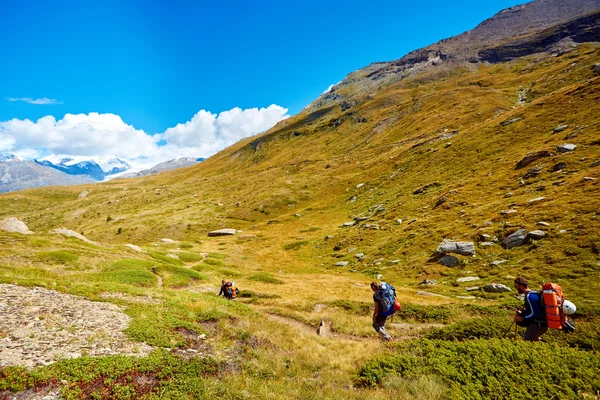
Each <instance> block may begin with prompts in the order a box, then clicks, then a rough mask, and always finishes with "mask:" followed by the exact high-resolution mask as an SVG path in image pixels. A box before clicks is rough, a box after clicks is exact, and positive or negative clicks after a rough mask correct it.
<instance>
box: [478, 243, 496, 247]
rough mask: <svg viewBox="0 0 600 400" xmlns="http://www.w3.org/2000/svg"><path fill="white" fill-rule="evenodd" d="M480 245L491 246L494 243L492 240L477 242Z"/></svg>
mask: <svg viewBox="0 0 600 400" xmlns="http://www.w3.org/2000/svg"><path fill="white" fill-rule="evenodd" d="M479 245H480V246H481V247H492V246H493V245H494V243H493V242H481V243H479Z"/></svg>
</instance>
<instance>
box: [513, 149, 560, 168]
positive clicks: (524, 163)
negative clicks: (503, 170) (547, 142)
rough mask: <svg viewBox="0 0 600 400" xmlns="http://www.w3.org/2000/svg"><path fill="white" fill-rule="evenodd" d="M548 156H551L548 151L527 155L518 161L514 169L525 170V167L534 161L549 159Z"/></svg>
mask: <svg viewBox="0 0 600 400" xmlns="http://www.w3.org/2000/svg"><path fill="white" fill-rule="evenodd" d="M550 156H552V153H550V152H549V151H545V150H544V151H538V152H537V153H533V154H528V155H526V156H525V157H524V158H523V159H522V160H521V161H519V162H518V163H517V167H516V169H521V168H525V167H526V166H528V165H529V164H531V163H532V162H534V161H537V160H539V159H540V158H544V157H550Z"/></svg>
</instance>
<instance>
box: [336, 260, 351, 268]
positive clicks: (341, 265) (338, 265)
mask: <svg viewBox="0 0 600 400" xmlns="http://www.w3.org/2000/svg"><path fill="white" fill-rule="evenodd" d="M333 265H334V266H336V267H347V266H348V261H339V262H336V263H335V264H333Z"/></svg>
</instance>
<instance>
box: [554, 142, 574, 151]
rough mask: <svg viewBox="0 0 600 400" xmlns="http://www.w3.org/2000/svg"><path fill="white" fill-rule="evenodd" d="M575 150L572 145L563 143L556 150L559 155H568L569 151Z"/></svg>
mask: <svg viewBox="0 0 600 400" xmlns="http://www.w3.org/2000/svg"><path fill="white" fill-rule="evenodd" d="M576 148H577V146H576V145H574V144H568V143H565V144H563V145H561V146H558V148H557V150H558V152H559V153H568V152H570V151H573V150H575V149H576Z"/></svg>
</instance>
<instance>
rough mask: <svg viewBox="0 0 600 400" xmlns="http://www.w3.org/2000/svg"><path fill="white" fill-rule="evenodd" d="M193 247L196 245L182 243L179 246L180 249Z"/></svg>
mask: <svg viewBox="0 0 600 400" xmlns="http://www.w3.org/2000/svg"><path fill="white" fill-rule="evenodd" d="M192 247H194V245H193V244H191V243H187V242H181V243H180V244H179V248H180V249H191V248H192Z"/></svg>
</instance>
